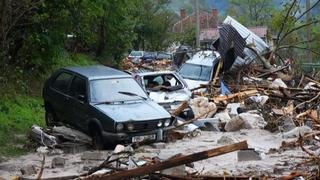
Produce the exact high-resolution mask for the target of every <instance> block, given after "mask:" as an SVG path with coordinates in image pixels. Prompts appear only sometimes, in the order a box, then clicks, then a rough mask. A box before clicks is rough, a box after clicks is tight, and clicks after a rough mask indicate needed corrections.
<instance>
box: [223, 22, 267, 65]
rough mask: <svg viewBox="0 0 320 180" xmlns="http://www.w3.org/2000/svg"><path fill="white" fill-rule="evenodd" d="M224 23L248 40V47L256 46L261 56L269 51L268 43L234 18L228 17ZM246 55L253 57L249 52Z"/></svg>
mask: <svg viewBox="0 0 320 180" xmlns="http://www.w3.org/2000/svg"><path fill="white" fill-rule="evenodd" d="M223 23H225V24H230V25H231V26H233V27H234V28H235V29H236V30H237V31H238V32H239V34H240V35H241V36H242V37H243V38H245V39H246V42H247V45H248V44H254V45H255V47H256V49H257V52H258V53H259V54H261V53H263V52H266V51H268V50H269V46H268V44H267V43H265V42H264V41H263V40H262V39H261V38H260V37H259V36H257V35H255V34H254V33H253V32H252V31H250V30H249V29H248V28H246V27H245V26H243V25H242V24H240V23H239V22H238V21H236V20H235V19H233V18H232V17H230V16H227V18H226V19H225V20H224V21H223ZM245 53H247V55H248V56H250V57H251V56H252V54H251V53H250V52H249V51H246V50H245ZM246 59H247V58H246ZM250 59H251V58H250Z"/></svg>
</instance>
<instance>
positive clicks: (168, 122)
mask: <svg viewBox="0 0 320 180" xmlns="http://www.w3.org/2000/svg"><path fill="white" fill-rule="evenodd" d="M170 122H171V120H170V119H167V120H165V121H164V126H165V127H168V126H169V125H170Z"/></svg>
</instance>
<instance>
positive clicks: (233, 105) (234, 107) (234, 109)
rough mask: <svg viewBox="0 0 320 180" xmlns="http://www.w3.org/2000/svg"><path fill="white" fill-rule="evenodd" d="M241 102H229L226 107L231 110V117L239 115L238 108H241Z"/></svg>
mask: <svg viewBox="0 0 320 180" xmlns="http://www.w3.org/2000/svg"><path fill="white" fill-rule="evenodd" d="M240 106H241V104H240V103H229V104H228V105H227V107H226V109H227V110H228V111H229V115H230V116H231V117H235V116H237V115H238V111H237V109H238V108H240Z"/></svg>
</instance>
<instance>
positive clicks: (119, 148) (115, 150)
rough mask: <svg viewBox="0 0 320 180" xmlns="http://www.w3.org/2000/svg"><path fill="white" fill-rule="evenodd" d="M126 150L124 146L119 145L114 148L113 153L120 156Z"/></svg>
mask: <svg viewBox="0 0 320 180" xmlns="http://www.w3.org/2000/svg"><path fill="white" fill-rule="evenodd" d="M124 149H125V147H124V145H121V144H118V145H117V146H116V147H115V148H114V150H113V153H115V154H118V153H120V152H123V151H124Z"/></svg>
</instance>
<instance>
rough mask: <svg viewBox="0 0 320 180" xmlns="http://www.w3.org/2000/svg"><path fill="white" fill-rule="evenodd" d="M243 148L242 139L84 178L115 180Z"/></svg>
mask: <svg viewBox="0 0 320 180" xmlns="http://www.w3.org/2000/svg"><path fill="white" fill-rule="evenodd" d="M243 149H248V144H247V141H242V142H239V143H235V144H231V145H226V146H222V147H219V148H215V149H210V150H206V151H202V152H198V153H194V154H190V155H186V156H180V157H175V158H172V159H168V160H165V161H162V162H160V163H157V164H151V165H147V166H142V167H138V168H135V169H131V170H127V171H121V172H116V173H114V174H108V175H100V176H90V177H87V178H85V179H87V180H89V179H90V180H91V179H92V180H102V179H109V180H113V179H115V180H116V179H126V178H132V177H138V176H143V175H147V174H151V173H153V172H156V171H161V170H164V169H169V168H172V167H176V166H180V165H183V164H188V163H192V162H195V161H200V160H204V159H208V158H210V157H214V156H219V155H222V154H226V153H230V152H233V151H237V150H243Z"/></svg>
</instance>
